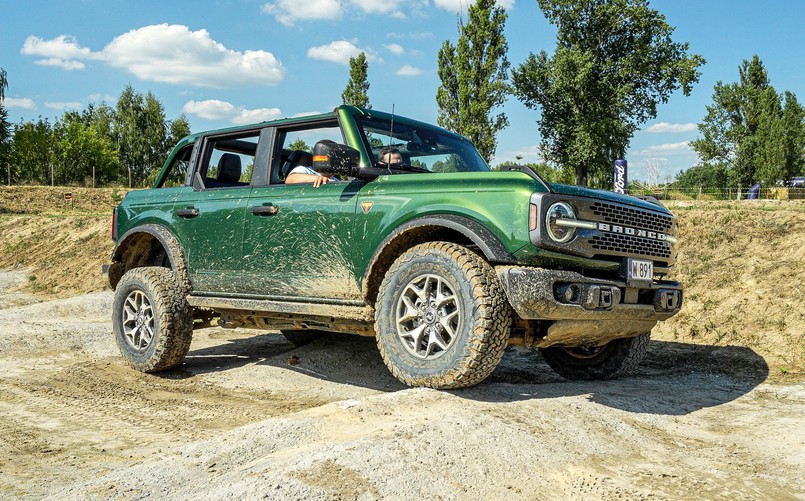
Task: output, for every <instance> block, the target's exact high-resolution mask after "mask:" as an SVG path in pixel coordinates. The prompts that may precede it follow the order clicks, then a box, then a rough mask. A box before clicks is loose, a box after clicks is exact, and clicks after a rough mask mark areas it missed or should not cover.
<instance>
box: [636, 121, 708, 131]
mask: <svg viewBox="0 0 805 501" xmlns="http://www.w3.org/2000/svg"><path fill="white" fill-rule="evenodd" d="M698 129H699V127H698V126H697V125H696V124H692V123H687V124H672V123H668V122H657V123H655V124H651V125H650V126H649V127H648V128H646V129H645V131H646V132H649V133H662V132H671V133H681V132H694V131H696V130H698Z"/></svg>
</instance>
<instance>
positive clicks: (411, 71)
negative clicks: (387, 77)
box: [397, 64, 422, 77]
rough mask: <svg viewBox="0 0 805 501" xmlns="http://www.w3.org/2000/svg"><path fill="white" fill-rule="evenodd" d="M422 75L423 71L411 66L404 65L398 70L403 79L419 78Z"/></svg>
mask: <svg viewBox="0 0 805 501" xmlns="http://www.w3.org/2000/svg"><path fill="white" fill-rule="evenodd" d="M421 74H422V70H420V69H419V68H416V67H414V66H411V65H410V64H406V65H403V67H402V68H400V69H399V70H397V75H398V76H401V77H418V76H419V75H421Z"/></svg>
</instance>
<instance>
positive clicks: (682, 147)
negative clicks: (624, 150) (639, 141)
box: [639, 141, 693, 156]
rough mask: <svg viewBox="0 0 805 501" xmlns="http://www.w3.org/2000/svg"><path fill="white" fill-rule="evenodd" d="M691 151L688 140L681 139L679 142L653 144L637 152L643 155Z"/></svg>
mask: <svg viewBox="0 0 805 501" xmlns="http://www.w3.org/2000/svg"><path fill="white" fill-rule="evenodd" d="M691 151H693V149H692V148H691V147H690V142H689V141H681V142H679V143H667V144H655V145H652V146H649V147H648V148H646V149H644V150H641V151H640V152H639V154H640V155H643V156H656V154H657V153H664V154H668V155H673V154H681V153H690V152H691Z"/></svg>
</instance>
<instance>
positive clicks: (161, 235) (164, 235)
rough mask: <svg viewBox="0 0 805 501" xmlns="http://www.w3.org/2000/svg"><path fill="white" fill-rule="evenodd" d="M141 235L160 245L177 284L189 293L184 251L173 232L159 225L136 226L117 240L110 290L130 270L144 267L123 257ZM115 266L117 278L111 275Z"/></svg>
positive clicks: (188, 278) (113, 253)
mask: <svg viewBox="0 0 805 501" xmlns="http://www.w3.org/2000/svg"><path fill="white" fill-rule="evenodd" d="M143 234H146V235H149V236H151V237H153V238H154V239H155V240H156V241H158V242H159V243H160V245H161V246H162V248H163V249H164V250H165V254H166V255H167V257H168V261H169V262H170V267H171V269H172V270H173V271H174V272H175V273H176V278H177V279H178V280H179V283H180V284H181V285H182V288H183V289H184V291H185V293H189V292H190V290H191V283H190V276H189V274H188V272H187V261H186V259H185V255H184V250H183V249H182V246H181V245H180V244H179V239H178V238H176V235H174V234H173V232H171V231H170V230H169V229H167V228H166V227H164V226H162V225H159V224H144V225H141V226H137V227H135V228H132V229H130V230H129V231H127V232H126V233H125V234H123V236H122V237H120V239H118V241H117V244H115V249H114V250H113V251H112V267H111V268H110V273H109V282H110V285H112V289H114V288H115V286H116V285H117V281H118V280H120V276H122V275H123V273H125V272H126V271H128V270H129V269H131V268H137V267H139V266H144V265H145V264H144V263H142V262H132V261H130V260H127V259H126V256H125V253H126V251H127V250H129V249H130V248H131V247H132V246H134V245H137V240H138V239H139V238H141V236H142V235H143ZM116 266H117V267H118V268H119V275H120V276H118V277H114V276H113V273H112V268H114V267H116Z"/></svg>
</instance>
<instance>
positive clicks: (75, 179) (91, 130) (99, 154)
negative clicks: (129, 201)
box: [54, 112, 118, 188]
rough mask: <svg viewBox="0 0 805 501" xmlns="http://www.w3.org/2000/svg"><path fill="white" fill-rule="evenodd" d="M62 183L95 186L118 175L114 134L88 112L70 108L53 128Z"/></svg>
mask: <svg viewBox="0 0 805 501" xmlns="http://www.w3.org/2000/svg"><path fill="white" fill-rule="evenodd" d="M54 135H55V137H56V138H57V139H56V147H57V157H58V163H59V165H60V169H59V170H60V177H59V179H58V182H59V183H60V184H82V185H84V186H92V187H93V188H94V187H95V186H96V185H97V184H98V183H100V184H107V183H108V182H110V181H112V180H113V179H114V178H116V177H117V166H118V162H117V151H116V149H115V144H114V143H113V142H112V140H111V138H110V137H109V136H108V135H107V134H104V131H103V130H101V129H99V128H98V127H93V123H92V121H88V120H86V116H82V115H81V114H78V113H75V112H67V113H65V114H64V116H63V117H62V119H61V120H60V121H59V122H57V124H56V126H55V128H54Z"/></svg>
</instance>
